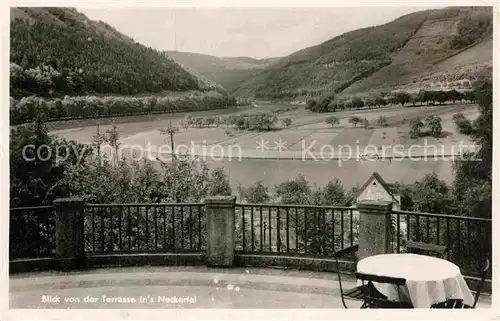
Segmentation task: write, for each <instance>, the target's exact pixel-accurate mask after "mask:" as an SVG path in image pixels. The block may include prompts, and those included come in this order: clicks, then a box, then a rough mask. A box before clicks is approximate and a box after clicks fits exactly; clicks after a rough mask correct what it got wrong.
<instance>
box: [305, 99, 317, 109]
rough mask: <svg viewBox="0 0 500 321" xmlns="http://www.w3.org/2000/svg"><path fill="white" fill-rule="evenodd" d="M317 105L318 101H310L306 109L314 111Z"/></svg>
mask: <svg viewBox="0 0 500 321" xmlns="http://www.w3.org/2000/svg"><path fill="white" fill-rule="evenodd" d="M315 105H316V100H314V99H309V100H307V102H306V109H309V110H312V109H313V107H314V106H315Z"/></svg>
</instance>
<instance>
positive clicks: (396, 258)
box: [357, 254, 474, 308]
mask: <svg viewBox="0 0 500 321" xmlns="http://www.w3.org/2000/svg"><path fill="white" fill-rule="evenodd" d="M357 270H358V272H361V273H365V274H375V275H379V276H390V277H397V278H404V279H406V287H401V290H402V291H401V295H402V297H401V300H403V301H407V302H408V301H410V302H411V303H412V304H413V306H414V307H415V308H430V306H431V305H432V304H434V303H439V302H444V301H446V299H463V300H464V303H465V304H468V305H472V303H473V301H474V298H473V296H472V293H471V291H470V290H469V287H468V286H467V283H465V280H464V278H463V276H462V274H461V273H460V268H459V267H458V266H456V265H455V264H453V263H451V262H449V261H446V260H443V259H439V258H435V257H431V256H425V255H417V254H382V255H375V256H370V257H367V258H365V259H363V260H360V261H359V262H358V266H357ZM360 282H361V281H360V280H358V284H360ZM374 285H375V287H376V288H377V290H379V291H380V293H382V294H384V295H386V296H387V297H388V298H389V299H391V300H398V292H397V287H396V286H395V285H392V284H381V283H377V284H374Z"/></svg>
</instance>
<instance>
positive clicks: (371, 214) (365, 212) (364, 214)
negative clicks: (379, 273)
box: [357, 201, 392, 259]
mask: <svg viewBox="0 0 500 321" xmlns="http://www.w3.org/2000/svg"><path fill="white" fill-rule="evenodd" d="M357 208H358V211H359V253H358V256H359V259H364V258H366V257H368V256H372V255H377V254H385V253H389V252H390V241H391V210H392V202H387V201H359V202H358V203H357Z"/></svg>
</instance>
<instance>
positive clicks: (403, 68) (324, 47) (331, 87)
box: [235, 7, 493, 99]
mask: <svg viewBox="0 0 500 321" xmlns="http://www.w3.org/2000/svg"><path fill="white" fill-rule="evenodd" d="M492 18H493V15H492V10H491V8H488V7H477V8H476V7H470V8H469V7H468V8H462V7H451V8H445V9H440V10H425V11H420V12H415V13H411V14H408V15H405V16H402V17H400V18H398V19H396V20H394V21H392V22H390V23H387V24H384V25H380V26H375V27H370V28H364V29H359V30H355V31H351V32H348V33H345V34H342V35H340V36H338V37H335V38H333V39H331V40H329V41H326V42H324V43H322V44H319V45H317V46H313V47H309V48H306V49H303V50H300V51H298V52H295V53H293V54H291V55H290V56H288V57H285V58H282V59H280V60H279V61H278V62H276V63H274V64H272V65H270V66H269V67H267V68H266V69H264V70H263V71H262V72H260V73H259V74H258V75H256V76H254V77H253V78H251V79H249V80H248V81H246V82H244V83H242V84H241V85H240V87H239V88H238V89H237V90H236V91H235V93H236V94H237V95H242V96H254V97H258V98H268V99H269V98H271V99H295V98H297V97H313V96H322V95H325V94H327V95H332V94H338V93H341V92H344V91H345V90H346V89H349V90H347V91H348V92H349V94H352V93H362V92H367V91H370V90H372V89H374V88H377V89H381V88H383V87H384V86H385V88H384V89H386V90H387V89H388V90H391V89H393V88H394V86H398V85H400V84H401V83H402V81H403V80H404V82H410V83H411V82H412V81H413V80H414V79H412V78H411V76H415V75H417V74H420V73H422V72H424V71H427V70H432V68H433V65H434V64H437V63H439V62H440V61H443V60H445V59H447V58H449V57H452V56H454V55H456V54H458V53H459V52H460V51H461V50H464V49H466V48H468V47H470V46H473V45H475V44H478V43H480V42H481V41H483V39H487V38H488V37H490V38H491V26H492ZM490 52H491V49H490ZM481 59H483V58H481ZM485 59H486V60H485V61H486V62H487V60H488V58H487V57H486V58H485ZM483 60H484V59H483ZM490 61H491V59H490ZM481 62H483V61H481ZM466 64H469V62H466ZM462 71H463V70H462ZM457 72H458V75H460V71H457ZM372 75H375V76H374V77H372ZM462 76H463V75H462ZM364 79H374V80H373V81H371V82H369V83H364ZM454 80H462V79H454ZM417 81H418V79H416V80H415V82H414V83H416V82H417ZM358 82H359V83H361V84H364V85H362V86H358V85H357V84H358ZM353 85H355V86H353ZM433 89H434V88H433ZM450 89H451V88H450Z"/></svg>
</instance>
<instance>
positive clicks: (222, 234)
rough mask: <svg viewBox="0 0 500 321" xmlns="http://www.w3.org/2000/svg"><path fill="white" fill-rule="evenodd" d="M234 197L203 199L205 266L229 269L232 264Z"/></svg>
mask: <svg viewBox="0 0 500 321" xmlns="http://www.w3.org/2000/svg"><path fill="white" fill-rule="evenodd" d="M235 202H236V196H212V197H209V198H206V199H205V209H206V213H207V265H208V266H217V267H230V266H232V265H233V262H234V238H235V231H234V229H235V224H234V205H235Z"/></svg>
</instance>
